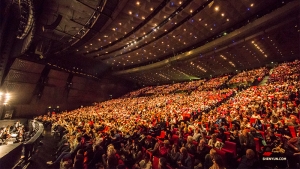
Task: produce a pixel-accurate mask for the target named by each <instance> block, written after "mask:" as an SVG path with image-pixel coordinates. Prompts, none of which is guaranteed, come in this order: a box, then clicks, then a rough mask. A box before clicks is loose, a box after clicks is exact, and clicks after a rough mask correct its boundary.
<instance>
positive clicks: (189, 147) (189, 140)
mask: <svg viewBox="0 0 300 169" xmlns="http://www.w3.org/2000/svg"><path fill="white" fill-rule="evenodd" d="M185 148H186V150H187V151H188V153H190V154H195V152H196V147H195V145H194V144H193V137H192V136H188V137H187V143H186V144H185Z"/></svg>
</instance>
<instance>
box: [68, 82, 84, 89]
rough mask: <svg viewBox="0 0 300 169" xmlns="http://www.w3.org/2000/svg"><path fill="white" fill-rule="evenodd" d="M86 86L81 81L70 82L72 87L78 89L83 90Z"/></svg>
mask: <svg viewBox="0 0 300 169" xmlns="http://www.w3.org/2000/svg"><path fill="white" fill-rule="evenodd" d="M85 87H86V84H83V83H73V84H72V87H71V88H72V89H78V90H84V89H85Z"/></svg>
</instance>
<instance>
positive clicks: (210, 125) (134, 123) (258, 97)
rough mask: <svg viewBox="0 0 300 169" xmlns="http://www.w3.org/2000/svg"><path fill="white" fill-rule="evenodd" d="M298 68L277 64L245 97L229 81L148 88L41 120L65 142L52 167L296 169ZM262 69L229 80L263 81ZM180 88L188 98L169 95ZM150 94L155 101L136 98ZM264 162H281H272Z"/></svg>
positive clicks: (299, 108) (298, 147) (298, 149)
mask: <svg viewBox="0 0 300 169" xmlns="http://www.w3.org/2000/svg"><path fill="white" fill-rule="evenodd" d="M299 66H300V62H299V61H297V60H296V61H294V62H290V63H283V64H280V65H279V66H278V67H276V68H274V69H272V70H271V72H270V78H269V82H268V83H267V85H261V86H252V87H249V88H247V89H245V90H241V91H239V90H237V89H224V88H222V86H223V85H224V84H226V83H227V82H228V80H229V81H230V76H223V77H219V78H213V79H211V80H209V81H206V82H204V80H203V81H201V82H197V81H193V82H189V83H185V84H184V85H180V84H176V85H169V86H168V85H165V86H163V87H160V88H158V90H155V88H153V87H147V88H144V89H142V90H138V91H136V92H131V93H130V94H128V95H126V97H123V98H120V99H112V100H108V101H105V102H101V103H97V104H95V105H94V106H90V107H83V108H79V109H76V110H73V111H66V112H62V113H60V114H53V115H51V116H48V115H44V116H39V117H37V119H38V120H39V121H43V122H45V123H46V122H48V123H49V122H50V123H51V124H52V131H53V135H57V136H59V138H60V142H59V143H58V146H57V151H56V153H55V159H54V160H53V161H49V162H48V164H49V165H60V168H109V169H115V168H134V169H135V168H143V169H150V168H154V169H165V168H183V169H192V168H197V169H200V168H204V169H218V168H219V169H223V168H264V167H265V166H269V167H271V168H275V167H286V166H289V167H290V168H296V167H297V162H299V160H300V158H299V157H300V156H299V154H300V140H299V141H298V132H299V131H298V128H299V113H300V104H299V99H300V98H299V97H300V93H299V88H300V81H299V80H300V79H299V73H300V72H299V71H300V67H299ZM265 70H266V69H265V68H262V69H259V70H253V71H249V72H250V73H249V72H243V73H242V75H241V74H239V75H237V77H238V78H236V77H232V78H231V79H245V80H239V81H240V82H241V83H244V82H245V81H247V82H248V81H251V79H253V77H255V78H257V77H259V78H263V75H265V74H267V72H266V71H265ZM255 72H256V73H255ZM256 74H257V75H256ZM247 78H249V79H247ZM234 82H235V83H236V82H237V80H234ZM197 85H199V86H197ZM174 86H175V87H174ZM186 86H189V87H186ZM168 87H171V89H169V90H167V89H166V88H168ZM180 87H185V89H188V90H189V92H182V93H174V92H170V91H175V90H180ZM173 89H175V90H173ZM193 89H194V90H193ZM149 90H150V91H151V93H154V95H150V96H143V97H134V96H139V95H140V94H142V93H145V92H146V91H149ZM162 90H164V91H166V92H162ZM156 92H157V93H156ZM264 157H279V158H281V159H283V160H281V161H275V162H274V161H271V162H270V163H268V161H263V160H262V159H263V158H264Z"/></svg>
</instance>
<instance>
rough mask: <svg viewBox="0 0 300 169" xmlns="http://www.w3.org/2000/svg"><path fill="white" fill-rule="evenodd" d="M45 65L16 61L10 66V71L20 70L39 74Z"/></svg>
mask: <svg viewBox="0 0 300 169" xmlns="http://www.w3.org/2000/svg"><path fill="white" fill-rule="evenodd" d="M44 67H45V65H42V64H38V63H34V62H30V61H27V60H21V59H16V60H15V61H14V63H13V64H12V66H11V69H15V70H21V71H25V72H32V73H38V74H39V73H41V72H42V71H43V69H44Z"/></svg>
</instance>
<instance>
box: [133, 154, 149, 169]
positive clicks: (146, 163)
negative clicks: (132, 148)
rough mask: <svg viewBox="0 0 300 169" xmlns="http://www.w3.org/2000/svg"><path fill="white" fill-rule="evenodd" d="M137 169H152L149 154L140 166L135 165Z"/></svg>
mask: <svg viewBox="0 0 300 169" xmlns="http://www.w3.org/2000/svg"><path fill="white" fill-rule="evenodd" d="M134 168H135V169H139V168H140V169H152V163H151V160H150V155H149V154H148V153H146V154H145V157H144V159H143V160H141V161H140V162H139V163H138V164H135V165H134Z"/></svg>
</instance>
